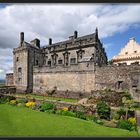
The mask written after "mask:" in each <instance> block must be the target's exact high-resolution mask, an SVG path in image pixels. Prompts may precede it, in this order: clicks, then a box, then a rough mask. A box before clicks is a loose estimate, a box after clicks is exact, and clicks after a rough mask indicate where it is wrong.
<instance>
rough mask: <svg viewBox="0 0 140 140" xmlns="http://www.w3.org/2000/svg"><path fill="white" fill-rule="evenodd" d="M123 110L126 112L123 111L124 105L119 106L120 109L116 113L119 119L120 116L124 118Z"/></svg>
mask: <svg viewBox="0 0 140 140" xmlns="http://www.w3.org/2000/svg"><path fill="white" fill-rule="evenodd" d="M125 112H126V111H125V109H124V107H121V108H120V110H118V111H117V114H119V116H120V117H119V119H120V118H121V117H122V118H125Z"/></svg>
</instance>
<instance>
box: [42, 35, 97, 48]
mask: <svg viewBox="0 0 140 140" xmlns="http://www.w3.org/2000/svg"><path fill="white" fill-rule="evenodd" d="M95 38H96V33H93V34H89V35H85V36H81V37H77V38H72V39H69V40H65V41H61V42H57V43H54V44H51V45H45V46H42V47H52V46H59V45H62V44H63V45H66V44H68V43H72V42H73V41H82V40H85V39H95Z"/></svg>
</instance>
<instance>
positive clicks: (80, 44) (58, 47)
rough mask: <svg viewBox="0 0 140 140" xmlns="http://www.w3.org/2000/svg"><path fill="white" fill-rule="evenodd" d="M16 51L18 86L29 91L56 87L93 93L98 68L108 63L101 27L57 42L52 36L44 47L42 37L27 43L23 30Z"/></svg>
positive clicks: (22, 90)
mask: <svg viewBox="0 0 140 140" xmlns="http://www.w3.org/2000/svg"><path fill="white" fill-rule="evenodd" d="M13 54H14V85H15V86H16V87H17V91H19V92H28V93H29V92H39V89H40V88H41V89H44V91H45V90H52V89H53V88H54V87H57V88H58V90H59V91H66V90H70V91H75V92H79V91H82V92H83V91H85V92H90V91H91V89H94V81H95V80H94V67H95V66H96V65H98V66H102V65H106V64H107V56H106V53H105V50H104V48H103V45H102V43H101V42H100V40H99V38H98V30H97V29H96V31H95V33H93V34H90V35H86V36H82V37H78V32H77V31H75V32H74V35H73V36H70V37H69V40H66V41H63V42H58V43H54V44H53V43H52V39H51V38H50V39H49V44H48V45H46V46H42V47H40V41H39V39H34V40H33V41H31V42H30V43H27V42H25V41H24V33H23V32H22V33H21V34H20V44H19V46H18V48H14V50H13ZM81 81H82V83H81ZM91 83H92V84H91Z"/></svg>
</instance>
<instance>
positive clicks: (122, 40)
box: [101, 27, 140, 60]
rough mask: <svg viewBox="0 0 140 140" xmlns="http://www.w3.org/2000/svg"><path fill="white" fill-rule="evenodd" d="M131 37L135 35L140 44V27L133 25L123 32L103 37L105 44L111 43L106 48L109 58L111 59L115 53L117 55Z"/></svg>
mask: <svg viewBox="0 0 140 140" xmlns="http://www.w3.org/2000/svg"><path fill="white" fill-rule="evenodd" d="M131 37H134V38H135V40H136V42H137V43H139V44H140V27H132V28H130V29H128V30H127V31H125V32H123V33H116V34H114V35H113V36H111V37H107V38H103V39H101V41H102V42H103V44H109V45H108V46H107V48H105V50H106V53H107V56H108V59H109V60H110V59H112V57H113V56H114V55H117V54H118V53H119V52H120V50H121V48H123V47H124V46H125V45H126V44H127V42H128V41H129V39H130V38H131Z"/></svg>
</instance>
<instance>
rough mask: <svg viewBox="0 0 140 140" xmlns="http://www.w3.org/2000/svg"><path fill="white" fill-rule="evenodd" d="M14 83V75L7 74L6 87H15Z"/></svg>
mask: <svg viewBox="0 0 140 140" xmlns="http://www.w3.org/2000/svg"><path fill="white" fill-rule="evenodd" d="M13 82H14V76H13V73H7V74H6V80H5V85H6V86H13V85H14V83H13Z"/></svg>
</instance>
